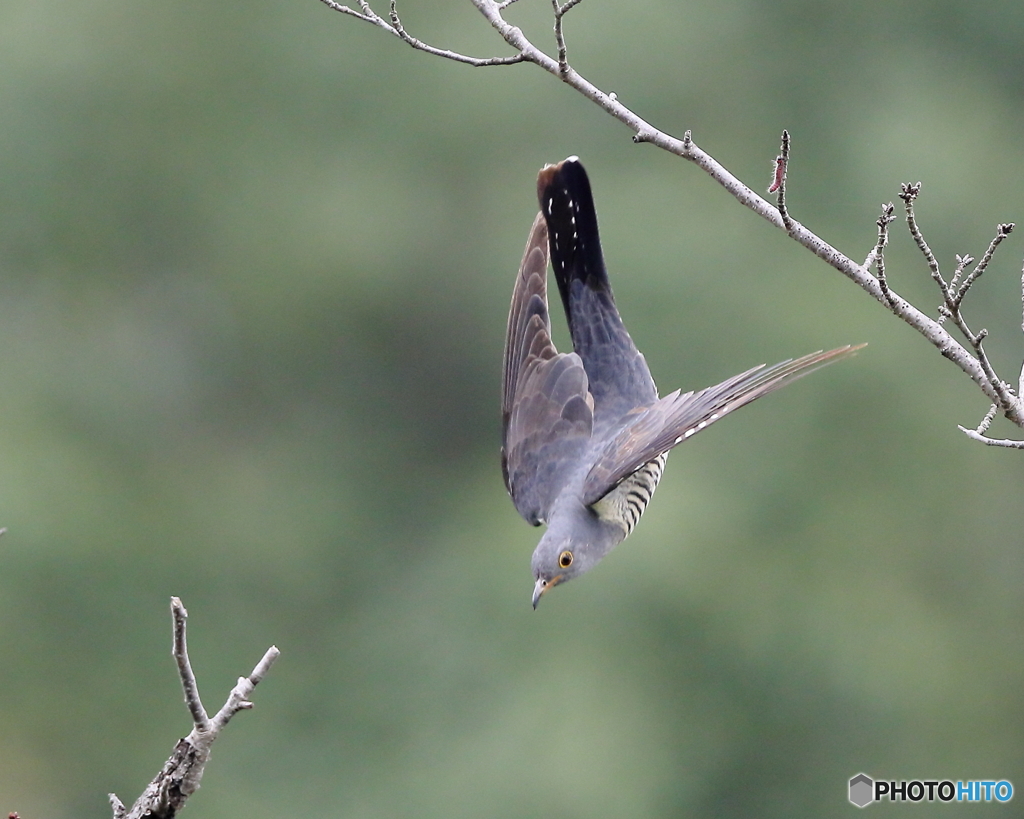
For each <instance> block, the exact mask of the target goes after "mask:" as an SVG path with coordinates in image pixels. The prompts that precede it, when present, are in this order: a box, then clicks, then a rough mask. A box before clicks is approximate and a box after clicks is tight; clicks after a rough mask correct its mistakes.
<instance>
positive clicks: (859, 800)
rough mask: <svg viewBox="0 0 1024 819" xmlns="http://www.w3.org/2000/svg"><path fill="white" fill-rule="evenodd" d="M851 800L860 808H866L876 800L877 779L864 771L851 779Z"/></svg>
mask: <svg viewBox="0 0 1024 819" xmlns="http://www.w3.org/2000/svg"><path fill="white" fill-rule="evenodd" d="M850 801H851V802H852V803H853V804H854V805H856V806H857V807H858V808H866V807H867V806H868V805H870V804H871V803H872V802H874V801H875V781H874V780H873V779H872V778H871V777H870V776H868V775H867V774H864V773H859V774H857V775H856V776H855V777H853V778H851V779H850Z"/></svg>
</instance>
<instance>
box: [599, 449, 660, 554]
mask: <svg viewBox="0 0 1024 819" xmlns="http://www.w3.org/2000/svg"><path fill="white" fill-rule="evenodd" d="M667 460H668V453H667V452H662V453H661V454H660V455H659V456H658V457H657V458H655V459H654V460H653V461H648V462H647V463H646V464H644V465H643V466H642V467H640V468H639V469H638V470H637V471H636V472H634V473H633V474H632V475H630V476H629V477H628V478H626V479H625V480H624V481H622V483H620V484H619V485H618V486H616V487H615V488H614V489H613V490H612V491H611V492H609V493H608V494H607V495H605V496H604V497H603V498H601V500H599V501H598V502H597V503H595V504H594V505H593V506H592V507H591V508H592V509H593V510H594V511H595V512H597V514H598V515H600V516H601V517H602V518H603V519H604V520H607V521H611V522H612V523H617V524H619V525H620V526H621V527H622V528H623V529H624V530H625V532H626V536H628V535H629V533H630V532H632V531H633V527H635V526H636V524H637V521H639V520H640V516H641V515H642V514H643V513H644V509H646V508H647V504H648V503H650V502H651V497H652V496H653V495H654V490H655V489H657V488H658V482H659V481H660V480H661V476H662V473H664V471H665V462H666V461H667Z"/></svg>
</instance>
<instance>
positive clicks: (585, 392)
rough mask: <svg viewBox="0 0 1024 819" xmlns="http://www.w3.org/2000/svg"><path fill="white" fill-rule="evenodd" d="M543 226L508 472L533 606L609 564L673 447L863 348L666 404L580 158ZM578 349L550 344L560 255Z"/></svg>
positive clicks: (552, 175)
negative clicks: (606, 249)
mask: <svg viewBox="0 0 1024 819" xmlns="http://www.w3.org/2000/svg"><path fill="white" fill-rule="evenodd" d="M537 196H538V198H539V200H540V207H541V212H540V213H539V214H537V218H536V219H535V220H534V222H533V228H532V229H531V231H530V238H529V240H528V241H527V243H526V252H525V253H524V254H523V261H522V265H521V266H520V268H519V275H518V277H517V278H516V286H515V290H513V292H512V307H511V309H510V310H509V316H508V330H507V334H506V338H505V360H504V367H503V385H502V400H501V408H502V449H501V461H502V471H503V473H504V476H505V486H506V488H507V489H508V492H509V495H511V497H512V502H513V503H514V504H515V507H516V509H517V510H518V511H519V514H521V515H522V516H523V517H524V518H526V520H527V521H528V522H529V523H531V524H532V525H534V526H539V525H540V524H542V523H544V524H547V527H548V528H547V531H545V532H544V535H543V537H542V538H541V539H540V543H538V544H537V548H536V550H535V551H534V553H533V560H532V567H533V577H534V581H535V584H534V587H533V607H534V608H536V607H537V603H538V601H539V600H540V598H541V595H543V594H544V593H545V592H547V591H548V590H549V589H551V588H553V587H554V586H556V585H558V584H560V583H564V582H566V581H567V580H571V579H572V578H574V577H578V576H579V575H581V574H583V573H584V572H586V571H589V570H590V569H592V568H593V567H594V566H595V565H597V563H598V561H600V560H601V558H603V557H604V556H605V555H606V554H608V552H609V551H611V549H612V548H613V547H614V546H616V545H618V544H619V543H621V542H622V541H623V540H624V539H625V538H626V536H627V535H629V533H630V532H632V531H633V527H635V526H636V523H637V521H638V520H639V519H640V515H641V514H643V511H644V509H645V508H646V507H647V504H648V503H649V502H650V500H651V496H652V495H653V494H654V490H655V489H656V488H657V486H658V482H659V481H660V480H661V475H662V471H663V470H664V469H665V461H666V460H667V459H668V453H669V450H671V449H672V448H673V447H674V446H676V445H677V444H681V443H682V442H683V441H685V440H687V439H688V438H690V437H691V436H693V435H694V434H696V433H698V432H700V431H701V430H702V429H705V428H706V427H708V426H709V425H711V424H712V423H714V422H715V421H718V420H719V419H721V418H724V417H725V416H726V415H728V414H729V413H730V412H732V411H733V410H737V409H739V408H740V407H742V406H744V405H746V404H749V403H750V402H751V401H753V400H755V399H757V398H760V397H761V396H762V395H767V394H768V393H769V392H772V391H773V390H777V389H778V388H779V387H782V386H784V385H785V384H789V383H790V382H792V381H794V380H796V379H797V378H800V377H801V376H803V375H806V374H807V373H809V372H811V371H812V370H814V369H817V368H818V367H821V366H823V365H825V364H828V363H831V362H832V361H836V360H838V359H840V358H843V357H845V356H848V355H850V354H852V353H853V352H854V351H855V350H857V349H859V348H860V347H862V346H864V345H858V346H847V347H840V348H839V349H837V350H829V351H828V352H817V353H811V354H810V355H806V356H803V357H802V358H797V359H792V360H790V361H783V362H781V363H780V364H776V365H775V366H773V367H765V366H764V365H762V366H759V367H754V368H753V369H750V370H747V371H746V372H744V373H740V374H739V375H735V376H733V377H732V378H729V379H727V380H725V381H723V382H722V383H721V384H718V385H716V386H714V387H708V388H707V389H703V390H700V391H699V392H687V393H681V392H680V391H679V390H676V391H675V392H673V393H670V394H669V395H666V396H665V397H664V398H659V397H658V390H657V388H656V387H655V385H654V379H652V378H651V372H650V370H649V369H648V368H647V362H646V361H645V360H644V357H643V355H641V354H640V352H639V351H638V350H637V348H636V346H635V345H634V344H633V340H632V339H631V338H630V337H629V333H627V332H626V328H625V326H624V325H623V323H622V319H621V318H620V317H619V311H618V310H617V309H616V307H615V299H614V298H613V297H612V290H611V285H610V284H609V282H608V273H607V271H606V269H605V264H604V256H603V255H602V253H601V242H600V239H599V238H598V232H597V213H596V212H595V210H594V200H593V197H592V196H591V193H590V182H589V181H588V179H587V174H586V171H584V170H583V166H582V165H581V164H580V162H579V159H578V158H576V157H574V156H572V157H569V158H568V159H566V160H565V161H564V162H560V163H559V164H557V165H548V166H546V167H544V168H543V169H542V170H541V172H540V175H539V176H538V177H537ZM549 254H550V258H551V260H552V262H553V265H552V266H553V267H554V271H555V281H556V282H557V283H558V292H559V295H561V297H562V306H563V307H564V308H565V317H566V320H567V321H568V323H569V332H570V334H571V336H572V346H573V352H571V353H559V352H558V350H556V349H555V345H554V344H553V343H552V340H551V320H550V317H549V314H548V301H547V267H548V257H549Z"/></svg>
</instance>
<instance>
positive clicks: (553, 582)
mask: <svg viewBox="0 0 1024 819" xmlns="http://www.w3.org/2000/svg"><path fill="white" fill-rule="evenodd" d="M561 579H562V575H560V574H557V575H555V576H554V577H552V578H551V579H550V580H545V579H544V578H543V577H540V578H538V579H537V582H536V583H535V584H534V586H533V608H534V609H536V608H537V604H538V603H539V602H540V598H541V597H542V596H543V595H544V592H546V591H547V590H548V589H550V588H553V587H554V586H557V585H558V582H559V581H560V580H561Z"/></svg>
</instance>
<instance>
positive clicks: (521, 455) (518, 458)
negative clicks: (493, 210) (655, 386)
mask: <svg viewBox="0 0 1024 819" xmlns="http://www.w3.org/2000/svg"><path fill="white" fill-rule="evenodd" d="M547 268H548V233H547V226H546V224H545V222H544V219H543V217H542V216H541V214H537V218H536V219H535V220H534V222H533V228H532V230H531V231H530V238H529V240H528V241H527V244H526V252H525V253H524V254H523V262H522V264H521V265H520V268H519V275H518V276H517V278H516V286H515V289H514V290H513V292H512V306H511V308H510V310H509V314H508V329H507V332H506V336H505V361H504V367H503V379H502V397H501V409H502V447H501V466H502V472H503V473H504V476H505V486H506V488H507V489H508V491H509V494H510V495H511V496H512V502H513V503H514V504H515V507H516V509H517V510H518V511H519V514H521V515H522V516H523V517H524V518H526V520H527V521H529V522H530V523H532V524H533V525H535V526H536V525H539V524H541V523H544V522H545V521H546V520H547V516H548V509H549V508H550V506H551V503H552V501H554V499H555V497H556V496H557V495H558V492H559V491H560V490H561V489H562V487H563V486H564V483H565V479H566V477H567V474H568V472H569V471H571V469H572V468H573V467H574V466H576V465H577V464H578V462H579V457H580V455H581V453H582V451H583V449H584V448H585V447H586V446H587V444H588V442H589V441H590V435H591V432H592V430H593V423H594V399H593V397H592V396H591V395H590V392H589V389H588V384H587V374H586V371H585V370H584V369H583V362H582V361H580V358H579V356H578V355H576V354H575V353H568V354H566V353H559V352H558V350H556V349H555V345H554V343H553V342H552V341H551V321H550V318H549V316H548V302H547Z"/></svg>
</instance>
